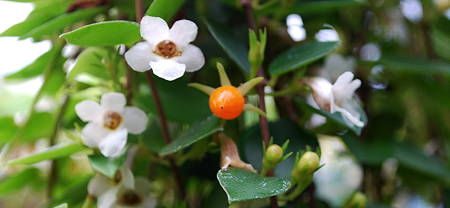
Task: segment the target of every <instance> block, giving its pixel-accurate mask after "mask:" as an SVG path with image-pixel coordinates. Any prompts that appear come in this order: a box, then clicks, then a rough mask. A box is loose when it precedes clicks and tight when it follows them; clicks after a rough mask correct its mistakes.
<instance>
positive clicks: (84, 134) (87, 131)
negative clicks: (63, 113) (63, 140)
mask: <svg viewBox="0 0 450 208" xmlns="http://www.w3.org/2000/svg"><path fill="white" fill-rule="evenodd" d="M107 135H108V130H106V129H105V128H103V127H101V126H99V125H97V124H96V123H94V122H89V123H88V124H87V125H86V126H84V128H83V130H82V131H81V139H82V140H83V143H84V144H85V145H86V146H88V147H94V148H96V147H98V145H99V143H100V142H101V141H102V140H103V139H104V138H105V137H106V136H107Z"/></svg>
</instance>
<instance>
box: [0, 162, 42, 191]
mask: <svg viewBox="0 0 450 208" xmlns="http://www.w3.org/2000/svg"><path fill="white" fill-rule="evenodd" d="M38 176H39V170H38V169H37V168H27V169H25V170H23V171H21V172H18V173H16V174H14V175H11V176H9V177H7V178H4V179H2V180H1V181H0V195H1V196H6V195H8V194H10V193H12V192H14V191H18V190H20V189H21V188H23V187H24V186H27V185H29V184H30V181H33V180H35V179H36V177H38Z"/></svg>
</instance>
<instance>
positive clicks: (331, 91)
mask: <svg viewBox="0 0 450 208" xmlns="http://www.w3.org/2000/svg"><path fill="white" fill-rule="evenodd" d="M353 78H354V75H353V73H352V72H348V71H347V72H344V73H343V74H341V75H340V76H339V77H338V78H337V80H336V82H335V83H334V84H331V83H330V82H329V81H328V80H326V79H324V78H321V77H315V78H310V79H307V80H306V83H307V84H308V85H309V86H310V87H311V89H312V91H313V93H312V95H313V98H314V101H315V102H316V103H317V105H318V106H319V107H320V108H321V109H323V110H326V111H329V112H331V113H334V112H339V113H341V114H342V116H343V117H344V119H345V120H346V121H347V122H349V123H351V124H353V125H355V126H358V127H362V126H364V123H363V122H362V121H361V120H360V116H361V115H360V114H359V113H358V111H357V109H356V107H357V106H356V105H355V104H354V100H353V95H354V93H355V91H356V89H358V88H359V87H360V86H361V80H359V79H355V80H353Z"/></svg>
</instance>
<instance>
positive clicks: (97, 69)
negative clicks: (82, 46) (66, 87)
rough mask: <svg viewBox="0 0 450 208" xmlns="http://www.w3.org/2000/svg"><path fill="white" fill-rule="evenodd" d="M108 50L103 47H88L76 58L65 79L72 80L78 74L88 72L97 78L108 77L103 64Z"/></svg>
mask: <svg viewBox="0 0 450 208" xmlns="http://www.w3.org/2000/svg"><path fill="white" fill-rule="evenodd" d="M107 54H108V51H107V50H106V49H104V48H88V49H86V50H84V51H83V52H82V53H81V54H80V55H79V56H78V58H77V61H76V63H75V65H74V66H73V68H72V70H71V71H70V72H69V75H68V76H67V81H69V82H73V81H75V79H76V78H77V76H78V75H81V74H83V73H88V74H91V75H94V76H96V77H99V78H104V79H106V78H108V77H109V76H108V69H106V66H105V64H104V61H103V60H104V59H105V57H107Z"/></svg>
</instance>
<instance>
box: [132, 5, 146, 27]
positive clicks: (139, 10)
mask: <svg viewBox="0 0 450 208" xmlns="http://www.w3.org/2000/svg"><path fill="white" fill-rule="evenodd" d="M134 4H135V5H134V6H135V7H134V8H135V10H136V22H138V23H139V22H141V19H142V17H143V16H144V1H143V0H135V1H134Z"/></svg>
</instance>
